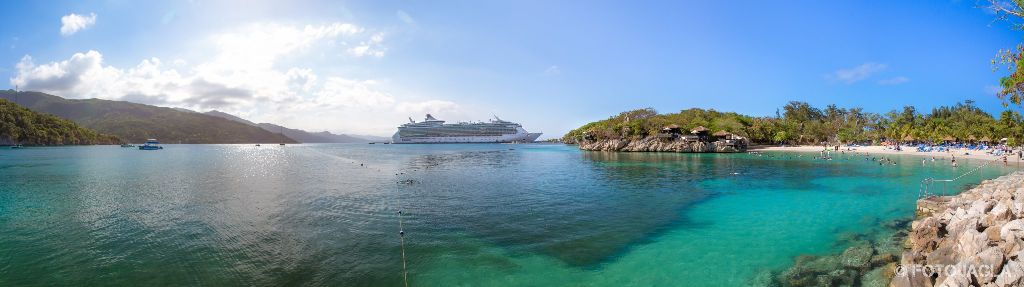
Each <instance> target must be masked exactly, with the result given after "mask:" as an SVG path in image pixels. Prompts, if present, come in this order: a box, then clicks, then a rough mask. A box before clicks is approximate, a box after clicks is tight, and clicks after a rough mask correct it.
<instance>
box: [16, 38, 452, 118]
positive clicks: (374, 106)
mask: <svg viewBox="0 0 1024 287" xmlns="http://www.w3.org/2000/svg"><path fill="white" fill-rule="evenodd" d="M205 39H206V40H208V42H206V44H208V45H209V46H210V48H208V50H209V51H213V53H212V54H211V55H208V56H206V57H201V58H198V59H195V58H193V59H189V61H185V60H183V59H174V60H170V61H167V63H164V61H162V60H161V59H158V58H149V59H144V60H142V61H140V62H139V64H138V65H135V66H134V67H115V66H111V65H109V64H108V63H106V61H105V59H104V56H103V54H101V53H100V52H99V51H87V52H82V53H75V54H73V55H71V57H69V58H67V59H63V60H58V61H53V62H45V63H36V59H34V58H32V57H31V56H28V55H26V56H25V57H23V58H22V60H21V61H20V62H19V63H17V64H16V66H15V68H16V70H17V71H16V74H15V76H14V77H12V78H11V79H10V83H11V85H18V86H19V87H21V88H22V89H24V90H33V91H41V92H47V93H51V94H55V95H58V96H62V97H67V98H102V99H111V100H127V101H132V102H139V103H145V104H154V105H160V106H168V107H180V108H187V109H191V110H196V111H206V110H210V109H217V110H221V111H224V112H228V113H232V114H235V115H238V116H241V117H244V118H247V119H250V120H252V121H255V122H274V123H279V124H284V125H286V126H289V127H295V128H302V129H308V130H331V131H334V132H346V133H361V134H376V135H387V134H390V133H392V132H393V131H394V127H395V125H396V124H397V123H400V122H402V121H404V119H405V117H407V116H417V115H420V114H423V113H427V112H431V113H441V114H443V116H445V117H448V118H452V119H457V118H459V117H460V116H463V117H464V116H466V115H465V114H464V113H462V112H461V111H462V110H461V107H459V106H458V105H456V104H455V103H453V102H450V101H445V100H441V99H430V98H421V97H417V95H409V94H404V95H398V94H394V93H393V92H392V89H391V87H390V86H389V85H388V84H387V83H388V81H387V80H386V79H372V78H362V79H360V78H358V77H352V76H350V75H340V74H322V73H318V72H317V71H316V69H314V68H310V67H306V66H302V65H304V64H314V63H319V62H322V61H330V62H342V63H344V62H345V61H359V59H360V57H364V56H371V57H383V56H384V52H385V51H386V47H384V44H385V37H384V34H383V33H380V32H368V31H367V29H365V28H363V27H359V26H356V25H352V24H347V23H331V24H324V25H306V26H290V25H281V24H274V23H258V24H252V25H246V26H242V27H239V28H238V29H234V30H228V31H223V32H220V33H217V34H214V35H210V36H208V37H206V38H205ZM349 43H358V44H349ZM363 46H365V47H367V48H365V49H362V48H359V47H363ZM353 48H359V49H358V51H352V50H351V49H353ZM325 57H327V58H325ZM367 119H380V120H379V121H369V122H368V121H367Z"/></svg>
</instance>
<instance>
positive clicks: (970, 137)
mask: <svg viewBox="0 0 1024 287" xmlns="http://www.w3.org/2000/svg"><path fill="white" fill-rule="evenodd" d="M967 140H969V141H974V140H978V138H976V137H974V135H970V136H967Z"/></svg>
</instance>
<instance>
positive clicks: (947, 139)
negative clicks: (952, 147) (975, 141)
mask: <svg viewBox="0 0 1024 287" xmlns="http://www.w3.org/2000/svg"><path fill="white" fill-rule="evenodd" d="M942 140H944V141H948V142H951V141H955V140H956V139H955V138H953V137H951V136H946V137H944V138H942Z"/></svg>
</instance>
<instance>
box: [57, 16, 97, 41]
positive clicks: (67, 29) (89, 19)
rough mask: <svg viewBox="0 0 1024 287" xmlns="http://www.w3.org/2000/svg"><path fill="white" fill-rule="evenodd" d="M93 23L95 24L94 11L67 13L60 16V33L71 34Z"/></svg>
mask: <svg viewBox="0 0 1024 287" xmlns="http://www.w3.org/2000/svg"><path fill="white" fill-rule="evenodd" d="M93 24H96V13H89V15H78V14H75V13H71V14H67V15H64V16H63V17H60V34H61V35H63V36H71V35H72V34H75V33H76V32H78V31H81V30H85V29H86V28H89V27H90V26H92V25H93Z"/></svg>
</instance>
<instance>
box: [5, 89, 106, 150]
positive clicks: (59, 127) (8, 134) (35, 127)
mask: <svg viewBox="0 0 1024 287" xmlns="http://www.w3.org/2000/svg"><path fill="white" fill-rule="evenodd" d="M119 142H120V140H119V139H118V138H117V137H115V136H109V135H103V134H100V133H97V132H96V131H93V130H90V129H87V128H83V127H81V126H78V125H77V124H75V123H74V122H71V121H69V120H65V119H61V118H58V117H56V116H53V115H48V114H42V113H38V112H34V111H32V110H29V109H27V108H25V107H22V106H19V105H17V104H15V103H14V102H11V101H8V100H4V99H0V145H15V144H23V145H92V144H117V143H119Z"/></svg>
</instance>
